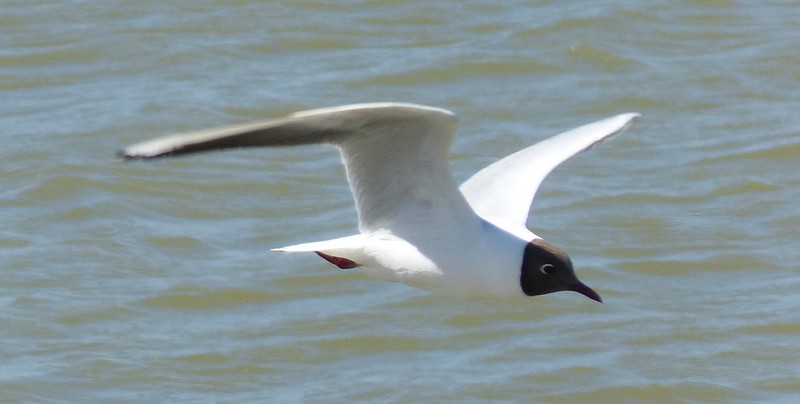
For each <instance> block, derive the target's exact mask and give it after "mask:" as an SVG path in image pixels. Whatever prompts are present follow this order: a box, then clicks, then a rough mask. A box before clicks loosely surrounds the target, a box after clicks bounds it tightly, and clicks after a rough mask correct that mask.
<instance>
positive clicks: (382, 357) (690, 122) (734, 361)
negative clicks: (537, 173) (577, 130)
mask: <svg viewBox="0 0 800 404" xmlns="http://www.w3.org/2000/svg"><path fill="white" fill-rule="evenodd" d="M798 22H800V8H798V7H797V5H796V4H795V3H794V2H780V1H773V2H750V3H745V2H734V1H723V0H717V1H713V0H707V1H683V2H671V3H664V2H662V3H658V2H646V1H621V2H613V3H612V2H571V3H568V4H564V3H560V2H543V1H539V2H523V1H509V2H482V1H460V2H457V1H442V2H438V3H433V4H426V5H422V4H419V3H417V2H394V1H380V0H378V1H347V2H336V3H332V2H315V1H300V2H295V1H292V2H288V1H284V2H264V3H261V2H251V1H215V2H212V1H195V0H175V1H170V2H155V1H137V2H123V1H104V2H86V1H37V2H30V1H14V0H10V1H4V2H3V3H2V4H0V44H2V46H0V94H2V97H0V139H2V147H0V159H2V162H3V164H2V172H0V222H2V227H0V271H2V272H0V276H1V277H2V281H1V282H0V308H1V309H0V341H1V342H2V344H0V401H2V402H20V401H61V400H64V401H75V402H92V401H137V402H141V401H143V400H144V401H164V400H166V401H170V402H180V401H192V402H195V401H211V402H217V401H221V402H241V401H266V400H274V401H276V402H291V401H313V402H341V401H344V400H370V401H396V402H400V401H402V402H448V401H452V402H460V401H465V400H469V401H483V400H502V401H517V402H530V401H538V402H598V401H609V402H614V401H617V402H619V401H622V400H624V401H684V402H687V401H689V402H694V401H711V402H732V401H753V400H759V401H777V402H781V401H791V400H792V399H794V398H796V397H797V396H798V394H800V345H799V344H798V343H797V335H798V333H800V299H798V296H797V291H798V289H800V268H798V262H800V252H799V251H800V249H798V247H797V240H798V238H797V234H798V233H797V229H798V228H800V208H798V203H797V201H798V200H800V192H798V187H799V186H800V172H798V156H800V136H799V135H798V132H799V130H798V128H800V114H798V111H799V110H800V109H799V108H798V107H800V102H798V94H800V84H799V83H800V68H798V66H800V56H798V55H800V54H799V53H798V52H797V49H800V30H798V29H797V26H798ZM382 100H391V101H408V102H417V103H423V104H430V105H435V106H441V107H444V108H448V109H451V110H453V111H455V112H456V113H458V114H459V115H460V117H461V123H462V128H461V131H460V135H459V137H458V138H457V139H456V144H455V146H454V149H453V169H454V172H455V175H456V176H457V178H458V179H460V180H463V179H466V178H468V177H469V175H471V173H473V172H475V171H477V170H478V169H480V168H481V167H483V166H485V165H486V164H488V163H490V162H492V161H494V160H495V159H497V158H499V157H502V156H504V155H506V154H509V153H511V152H513V151H516V150H518V149H520V148H523V147H525V146H527V145H529V144H532V143H534V142H536V141H538V140H540V139H543V138H545V137H547V136H549V135H552V134H556V133H558V132H560V131H562V130H565V129H569V128H571V127H574V126H577V125H580V124H583V123H587V122H590V121H592V120H595V119H599V118H602V117H605V116H608V115H613V114H617V113H621V112H627V111H638V112H641V113H642V114H643V118H642V119H641V120H640V122H639V123H638V124H637V125H636V126H635V127H633V128H632V129H630V130H629V131H628V132H626V133H624V134H623V135H621V136H619V137H617V138H615V139H614V140H612V141H610V142H607V143H605V144H603V145H602V146H601V147H598V148H595V149H593V150H592V151H590V152H588V153H586V154H582V155H581V156H580V157H578V158H575V159H574V160H571V161H570V162H569V163H568V164H566V165H564V166H563V167H561V168H559V169H558V170H557V171H556V172H555V173H553V175H552V176H551V177H550V178H548V180H547V181H546V182H545V184H544V186H543V188H542V190H541V192H540V194H539V196H538V198H537V201H536V203H535V204H534V209H533V212H532V216H531V221H530V224H531V226H532V227H534V228H535V230H536V231H537V233H538V234H541V235H543V236H544V237H545V238H547V239H549V240H550V241H551V242H553V243H555V244H556V245H559V246H562V247H564V248H565V249H566V250H567V251H568V252H569V253H570V254H571V255H572V258H573V261H574V262H575V264H576V269H577V271H578V273H579V274H580V276H581V278H582V279H583V280H584V281H585V282H586V283H588V284H589V285H591V286H593V287H594V288H595V289H596V290H598V291H599V292H600V294H601V295H602V296H603V297H604V299H605V304H603V305H600V304H596V303H594V302H592V301H590V300H588V299H586V298H583V297H582V296H580V295H577V294H575V293H558V294H554V295H548V296H544V297H536V298H532V299H529V300H526V301H524V302H512V303H504V302H487V301H463V300H454V299H449V298H443V297H439V296H435V295H431V294H428V293H426V292H423V291H419V290H416V289H412V288H409V287H407V286H404V285H400V284H390V283H382V282H378V281H373V280H370V279H367V278H365V277H364V276H363V275H361V274H359V273H358V272H343V271H339V270H337V269H335V268H334V267H332V266H330V265H328V264H327V263H325V262H324V261H322V260H320V259H319V258H317V257H315V256H313V255H299V256H296V255H281V254H276V253H270V252H269V248H271V247H276V246H281V245H287V244H292V243H297V242H302V241H313V240H319V239H325V238H329V237H336V236H341V235H346V234H350V233H352V232H353V231H354V230H355V227H356V224H355V223H356V218H355V211H354V208H353V206H352V199H351V196H350V194H349V191H348V189H347V184H346V181H345V180H344V176H343V170H342V168H341V166H340V163H339V160H338V155H337V154H336V152H335V151H334V150H332V149H329V148H326V147H323V146H319V147H306V148H297V149H277V150H241V151H234V152H228V153H218V154H210V155H202V156H193V157H191V158H186V159H178V160H169V161H166V160H165V161H158V162H153V163H152V164H151V163H139V162H135V163H127V162H123V161H119V160H117V159H116V158H115V157H114V151H115V150H116V149H118V148H119V147H122V146H124V145H126V144H129V143H133V142H137V141H140V140H143V139H146V138H150V137H154V136H159V135H163V134H167V133H171V132H180V131H186V130H192V129H199V128H205V127H213V126H220V125H224V124H230V123H234V122H245V121H249V120H256V119H263V118H266V117H275V116H280V115H283V114H286V113H288V112H291V111H295V110H300V109H306V108H313V107H321V106H331V105H338V104H347V103H354V102H366V101H382Z"/></svg>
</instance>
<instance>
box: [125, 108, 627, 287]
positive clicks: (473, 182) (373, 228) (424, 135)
mask: <svg viewBox="0 0 800 404" xmlns="http://www.w3.org/2000/svg"><path fill="white" fill-rule="evenodd" d="M636 116H638V114H623V115H618V116H616V117H612V118H608V119H605V120H602V121H598V122H595V123H593V124H589V125H585V126H582V127H580V128H576V129H573V130H571V131H568V132H565V133H562V134H561V135H558V136H555V137H553V138H550V139H547V140H545V141H542V142H540V143H537V144H535V145H533V146H531V147H529V148H527V149H524V150H521V151H519V152H517V153H514V154H512V155H510V156H508V157H506V158H504V159H501V160H499V161H498V162H496V163H494V164H492V165H490V166H488V167H486V168H484V169H483V170H481V171H479V172H478V173H477V174H475V175H474V176H473V177H471V178H470V179H469V180H467V181H466V182H465V183H464V184H462V185H461V187H460V188H459V187H458V186H457V185H456V183H455V181H454V180H453V177H452V175H451V173H450V165H449V158H448V153H449V150H450V146H451V144H452V142H453V139H454V137H455V133H456V128H457V120H456V117H455V115H453V114H452V113H451V112H449V111H446V110H443V109H439V108H433V107H427V106H420V105H413V104H400V103H377V104H356V105H349V106H344V107H335V108H324V109H318V110H311V111H306V112H301V113H297V114H294V115H291V116H289V117H287V118H285V119H279V120H272V121H266V122H260V123H255V124H247V125H237V126H231V127H227V128H220V129H213V130H206V131H201V132H196V133H191V134H186V135H177V136H171V137H166V138H162V139H156V140H153V141H150V142H145V143H142V144H139V145H134V146H131V147H128V148H126V149H125V150H123V151H122V155H123V156H125V157H127V158H149V157H158V156H163V155H175V154H182V153H190V152H196V151H205V150H211V149H220V148H231V147H250V146H285V145H299V144H308V143H320V142H323V143H331V144H333V145H334V146H336V147H337V148H338V149H339V150H340V152H341V154H342V160H343V162H344V164H345V168H346V171H347V178H348V181H349V182H350V187H351V189H352V191H353V195H354V196H355V200H356V207H357V211H358V217H359V229H360V234H357V235H354V236H348V237H343V238H337V239H333V240H326V241H318V242H312V243H304V244H298V245H293V246H287V247H282V248H277V249H275V250H276V251H283V252H301V251H309V252H316V253H318V254H320V256H322V257H323V258H325V259H326V260H328V261H330V262H332V263H334V264H336V265H338V266H340V267H341V268H351V267H359V268H360V269H361V270H362V271H363V272H365V273H366V274H368V275H370V276H373V277H375V278H378V279H383V280H387V281H395V282H402V283H405V284H408V285H411V286H414V287H418V288H422V289H426V290H429V291H432V292H435V293H440V294H446V295H454V296H463V297H495V298H513V297H517V296H520V297H521V296H525V295H532V294H542V293H549V292H550V291H556V290H576V291H579V292H581V293H584V294H586V295H587V296H589V297H591V298H593V299H595V300H598V301H599V300H600V298H599V296H597V295H596V293H595V292H594V291H591V289H589V288H588V287H586V286H585V285H583V284H582V283H580V282H579V281H577V278H574V274H572V275H569V274H567V275H569V276H571V278H570V277H569V276H567V275H565V276H567V278H569V279H567V278H564V279H567V280H565V281H564V282H567V283H570V284H565V285H563V286H558V287H555V286H547V287H545V286H541V288H540V287H539V286H537V285H536V282H540V281H533V280H525V279H527V278H531V277H533V278H535V277H537V276H539V277H541V276H543V275H540V274H536V273H534V272H536V271H539V270H540V269H541V271H542V272H543V273H544V272H548V271H546V270H549V268H548V267H547V265H550V263H549V262H551V261H552V262H553V263H556V261H558V263H562V264H563V265H566V266H568V267H569V268H568V272H569V273H570V274H571V273H572V268H571V263H570V262H569V259H568V258H567V257H566V255H565V254H563V252H560V250H558V249H555V247H552V246H550V245H549V244H547V243H546V242H544V241H543V240H541V239H540V238H539V237H538V236H536V235H535V234H533V233H532V232H531V231H530V230H528V229H527V227H526V221H527V217H528V211H529V209H530V206H531V203H532V201H533V197H534V195H535V193H536V190H537V189H538V187H539V185H540V184H541V182H542V181H543V180H544V178H545V177H546V176H547V174H549V173H550V172H551V171H552V170H553V169H554V168H555V167H556V166H558V165H559V164H560V163H562V162H563V161H565V160H566V159H568V158H569V157H571V156H572V155H574V154H576V153H578V152H580V151H582V150H584V149H587V148H589V147H591V146H592V145H594V144H596V143H598V142H600V141H602V140H603V139H605V138H607V137H609V136H611V135H613V134H615V133H618V132H620V131H621V130H623V129H624V128H625V127H627V126H628V125H629V124H630V123H631V122H632V120H633V119H634V118H635V117H636ZM533 244H536V245H535V246H534V245H533ZM545 256H546V257H545ZM523 267H528V268H527V269H522V270H521V268H523ZM550 267H552V265H550ZM532 268H533V269H532ZM521 271H522V272H521ZM565 271H566V270H565ZM521 277H522V278H523V280H522V281H521ZM533 278H531V279H533ZM573 278H574V280H572V279H573ZM545 280H546V279H545ZM545 280H542V281H541V282H544V281H545ZM521 282H522V283H523V285H522V286H521ZM526 282H527V283H526ZM541 282H540V283H541ZM545 283H546V282H545ZM559 287H560V288H561V289H558V288H559ZM539 289H541V291H540V290H539ZM551 289H552V290H551Z"/></svg>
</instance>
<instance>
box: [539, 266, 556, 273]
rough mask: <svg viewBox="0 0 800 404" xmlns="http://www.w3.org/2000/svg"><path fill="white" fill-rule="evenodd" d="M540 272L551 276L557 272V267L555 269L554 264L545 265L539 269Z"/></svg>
mask: <svg viewBox="0 0 800 404" xmlns="http://www.w3.org/2000/svg"><path fill="white" fill-rule="evenodd" d="M539 270H540V271H542V273H543V274H545V275H550V274H552V273H553V272H555V270H556V267H554V266H553V264H544V265H542V266H540V267H539Z"/></svg>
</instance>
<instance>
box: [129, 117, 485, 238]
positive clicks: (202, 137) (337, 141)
mask: <svg viewBox="0 0 800 404" xmlns="http://www.w3.org/2000/svg"><path fill="white" fill-rule="evenodd" d="M457 126H458V124H457V119H456V117H455V115H453V113H451V112H449V111H447V110H444V109H439V108H433V107H427V106H421V105H414V104H401V103H376V104H356V105H347V106H342V107H334V108H323V109H317V110H310V111H305V112H300V113H296V114H294V115H290V116H289V117H286V118H283V119H276V120H270V121H264V122H257V123H251V124H244V125H236V126H229V127H224V128H218V129H210V130H203V131H198V132H194V133H188V134H182V135H175V136H168V137H164V138H160V139H154V140H151V141H147V142H144V143H140V144H136V145H133V146H130V147H127V148H125V149H124V150H122V151H120V153H119V154H120V155H121V156H122V157H125V158H129V159H134V158H154V157H162V156H177V155H182V154H187V153H194V152H202V151H209V150H216V149H226V148H236V147H260V146H291V145H301V144H311V143H330V144H333V145H335V146H337V147H338V148H339V149H340V151H341V153H342V159H343V161H344V164H345V168H346V170H347V177H348V180H349V181H350V187H351V189H352V191H353V195H354V196H355V199H356V207H357V209H358V216H359V226H360V228H361V230H362V232H370V231H375V230H379V229H391V230H392V231H394V232H399V233H402V229H404V228H412V227H415V226H419V225H420V224H425V225H427V226H437V224H444V223H455V222H457V221H458V220H467V219H472V220H475V218H476V216H475V215H474V212H472V210H471V209H470V207H469V205H468V204H467V202H466V201H465V200H464V197H463V195H461V193H460V192H459V191H458V188H457V185H456V183H455V181H454V180H453V177H452V175H451V173H450V163H449V150H450V146H451V144H452V142H453V138H454V136H455V132H456V128H457Z"/></svg>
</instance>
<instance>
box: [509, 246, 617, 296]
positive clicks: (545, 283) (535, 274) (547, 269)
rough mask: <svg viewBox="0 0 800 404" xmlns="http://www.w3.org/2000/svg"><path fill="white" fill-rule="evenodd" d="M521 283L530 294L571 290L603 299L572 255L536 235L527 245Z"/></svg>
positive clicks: (523, 288)
mask: <svg viewBox="0 0 800 404" xmlns="http://www.w3.org/2000/svg"><path fill="white" fill-rule="evenodd" d="M520 286H521V287H522V291H523V292H524V293H525V294H526V295H528V296H536V295H544V294H548V293H553V292H560V291H562V290H571V291H573V292H578V293H580V294H582V295H584V296H586V297H588V298H589V299H592V300H595V301H597V302H600V303H602V302H603V299H602V298H600V295H599V294H597V292H595V291H594V290H592V288H590V287H588V286H586V285H585V284H583V282H581V281H579V280H578V277H577V276H576V275H575V270H573V269H572V261H571V260H570V259H569V256H567V254H566V253H565V252H564V251H561V250H560V249H558V248H557V247H555V246H554V245H552V244H550V243H548V242H546V241H544V240H542V239H534V240H532V241H531V242H529V243H528V244H526V245H525V252H524V254H523V257H522V273H521V275H520Z"/></svg>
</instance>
